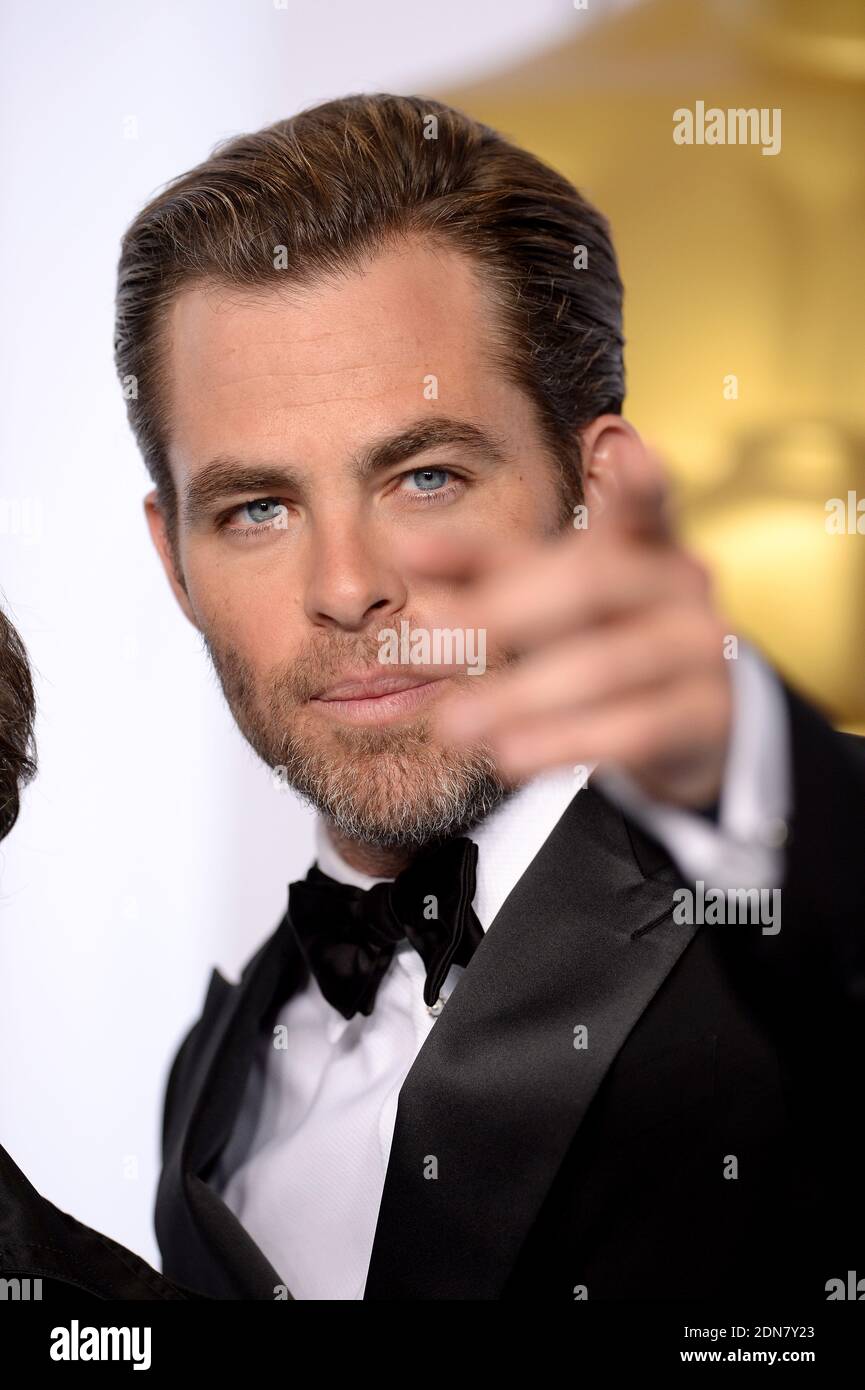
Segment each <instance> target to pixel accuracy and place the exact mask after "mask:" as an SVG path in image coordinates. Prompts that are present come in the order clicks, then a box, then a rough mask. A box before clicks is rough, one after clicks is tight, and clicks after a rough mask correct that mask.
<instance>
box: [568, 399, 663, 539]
mask: <svg viewBox="0 0 865 1390" xmlns="http://www.w3.org/2000/svg"><path fill="white" fill-rule="evenodd" d="M581 444H582V455H583V491H584V493H585V497H586V503H587V505H588V507H589V510H590V512H591V511H594V513H595V514H596V515H597V516H601V515H602V514H603V513H604V511H606V509H607V507H608V506H609V504H610V501H611V499H612V498H613V497H614V496H616V495H617V494H618V493H619V491H620V490H621V487H622V484H623V482H624V481H625V480H626V479H627V480H632V479H633V478H634V477H635V476H639V477H640V478H641V479H643V478H645V476H646V473H647V470H649V471H653V470H655V469H656V463H655V460H654V459H653V458H652V456H651V455H650V454H649V452H648V450H647V449H646V446H645V445H644V443H643V441H642V439H641V438H640V436H639V435H638V434H637V431H636V430H635V429H634V427H633V425H631V424H629V422H628V421H627V420H624V419H623V418H622V416H621V415H599V416H598V417H597V419H596V420H593V421H592V422H591V424H590V425H587V426H586V428H585V429H584V430H583V431H582V434H581ZM658 478H659V480H660V479H662V478H663V472H662V471H661V470H658Z"/></svg>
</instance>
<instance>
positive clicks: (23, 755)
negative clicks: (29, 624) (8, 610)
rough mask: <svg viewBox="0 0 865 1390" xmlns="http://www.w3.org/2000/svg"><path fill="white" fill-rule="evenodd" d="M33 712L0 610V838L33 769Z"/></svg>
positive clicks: (14, 642) (23, 660)
mask: <svg viewBox="0 0 865 1390" xmlns="http://www.w3.org/2000/svg"><path fill="white" fill-rule="evenodd" d="M35 712H36V702H35V698H34V695H33V680H32V678H31V675H30V667H29V665H28V664H27V653H26V652H25V650H24V644H23V642H22V641H21V638H20V637H19V636H18V633H17V632H16V631H15V629H14V627H13V626H12V624H11V623H10V622H9V620H8V618H6V617H5V615H4V613H3V610H2V609H0V840H2V839H3V838H4V837H5V836H6V835H8V834H9V831H10V830H11V829H12V827H13V825H14V824H15V822H16V820H17V819H18V809H19V804H20V792H21V788H22V787H23V786H24V784H25V783H26V782H29V781H30V778H31V777H32V776H33V775H34V773H35V771H36V757H35V751H34V747H33V720H34V716H35Z"/></svg>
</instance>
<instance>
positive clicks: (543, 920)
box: [116, 95, 865, 1301]
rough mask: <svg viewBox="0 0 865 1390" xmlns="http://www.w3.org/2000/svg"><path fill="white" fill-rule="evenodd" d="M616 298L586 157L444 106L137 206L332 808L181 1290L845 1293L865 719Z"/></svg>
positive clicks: (267, 744) (219, 1079) (199, 425)
mask: <svg viewBox="0 0 865 1390" xmlns="http://www.w3.org/2000/svg"><path fill="white" fill-rule="evenodd" d="M621 298H622V287H621V283H620V280H619V275H618V270H617V267H616V261H615V256H614V253H613V249H612V246H611V243H610V240H609V234H608V229H607V226H606V223H605V222H604V219H603V218H602V217H601V216H600V215H599V213H598V212H596V211H595V210H594V209H593V208H592V207H591V206H590V205H589V204H588V203H586V202H585V200H584V199H582V198H581V197H580V195H579V194H578V193H577V192H576V190H575V189H574V188H573V187H572V186H571V185H570V184H569V183H568V182H567V181H566V180H565V179H563V178H562V177H561V176H560V175H558V174H557V173H556V172H555V171H553V170H552V169H550V168H548V167H547V166H545V165H543V164H542V163H541V162H540V161H538V160H537V159H535V158H534V157H533V156H531V155H529V154H527V153H526V152H524V151H521V150H519V149H517V148H515V147H514V146H513V145H511V144H509V143H508V142H507V141H505V140H504V139H502V138H501V137H500V136H498V135H497V134H496V133H495V132H493V131H491V130H489V129H487V128H485V127H483V126H480V125H478V124H477V123H475V122H473V121H471V120H470V119H469V118H467V117H466V116H464V115H462V114H461V113H459V112H456V111H453V110H450V109H448V108H447V107H444V106H442V105H441V104H439V103H436V102H434V101H429V100H424V99H420V98H415V97H395V96H389V95H377V96H356V97H351V98H348V99H346V100H343V101H335V102H329V103H327V104H325V105H323V106H320V107H317V108H314V109H312V110H310V111H307V112H304V113H302V114H301V115H299V116H297V117H295V118H293V119H291V120H288V121H284V122H280V123H278V124H277V125H275V126H273V127H270V128H269V129H267V130H264V131H262V132H260V133H258V134H257V135H251V136H243V137H241V138H239V139H238V140H236V141H233V142H230V143H228V144H226V145H223V146H222V147H220V148H219V149H218V150H217V151H216V152H215V154H214V155H213V156H212V157H211V159H209V160H207V161H206V162H205V163H204V164H202V165H201V166H200V167H199V168H197V169H193V170H192V171H191V172H190V173H188V174H185V175H183V176H182V177H180V178H179V179H177V180H175V181H174V182H173V183H172V184H170V185H169V186H168V188H167V189H166V190H165V191H164V192H162V193H161V194H160V195H159V196H158V197H156V198H155V199H154V200H153V201H152V202H151V203H150V204H149V205H148V206H147V207H146V208H145V209H144V210H143V211H142V212H141V214H140V215H139V216H138V217H137V218H136V220H135V221H134V223H133V224H132V226H131V227H130V229H129V230H128V232H127V234H126V236H125V238H124V242H123V248H122V254H121V259H120V266H119V284H118V322H117V336H116V350H117V366H118V372H119V375H120V378H121V381H122V382H123V383H124V388H125V394H126V397H127V401H128V409H129V416H130V421H131V424H132V427H133V429H134V431H135V433H136V437H137V439H138V441H139V444H140V447H141V449H142V452H143V454H144V457H145V460H146V462H147V465H148V467H149V469H150V472H151V475H152V477H153V480H154V484H155V486H154V490H153V492H151V493H150V495H149V496H148V498H147V501H146V511H147V519H148V522H149V525H150V529H151V533H152V536H153V539H154V542H155V544H156V547H157V549H158V551H159V554H160V556H161V558H162V562H163V564H164V566H165V570H166V573H167V576H168V579H169V582H170V584H171V587H172V589H173V591H174V594H175V597H176V598H177V600H178V602H179V603H180V605H181V607H182V609H183V611H184V613H185V614H186V616H187V617H188V618H189V620H190V621H191V622H192V623H193V624H194V625H195V627H196V628H197V629H198V630H199V631H200V632H201V633H202V634H203V636H204V639H205V641H206V644H207V647H208V650H209V652H210V655H211V657H212V660H213V663H214V666H215V669H216V671H217V673H218V675H219V678H220V680H221V683H222V687H223V690H224V693H225V695H226V698H227V700H228V703H229V705H230V707H231V709H232V712H233V714H234V716H235V719H236V720H237V723H238V725H239V727H240V729H241V730H242V732H243V733H244V735H245V736H246V738H247V739H248V740H249V742H250V744H251V745H252V747H253V748H254V749H255V750H256V752H257V753H258V754H259V755H260V756H261V757H262V758H263V759H264V761H265V762H266V763H268V764H269V765H270V766H271V767H273V768H275V769H278V770H279V775H280V776H281V777H283V778H284V779H285V780H287V781H288V782H289V783H290V784H291V785H292V786H293V787H295V788H296V789H297V790H298V792H300V793H301V795H302V796H304V797H305V798H307V799H308V800H309V801H310V802H311V803H312V804H313V805H314V806H315V807H316V808H317V809H318V812H319V828H318V853H317V862H316V865H315V866H314V867H313V868H312V869H311V871H310V874H309V875H308V877H307V879H306V880H304V881H302V882H301V883H298V884H293V885H292V886H291V890H290V896H289V906H288V911H287V913H286V915H285V918H284V920H283V921H282V922H281V923H280V924H279V926H278V928H277V930H276V931H275V932H274V933H273V935H272V936H271V937H270V938H269V939H268V940H267V941H265V943H264V945H263V946H262V947H261V949H260V950H259V951H258V952H257V954H256V955H255V956H254V958H253V959H252V960H251V961H250V962H249V964H248V965H247V967H246V969H245V970H244V972H243V976H242V979H241V981H240V982H239V983H238V984H237V985H230V984H229V983H227V982H226V981H225V980H224V979H223V977H222V976H221V975H220V974H219V973H218V972H217V971H214V972H213V975H212V978H211V981H210V987H209V990H208V993H207V998H206V1001H205V1005H204V1011H203V1014H202V1016H201V1018H200V1020H199V1021H198V1023H197V1024H196V1025H195V1027H194V1028H193V1029H192V1030H191V1032H190V1033H189V1035H188V1036H187V1038H186V1040H185V1041H184V1043H183V1045H182V1047H181V1049H180V1051H179V1053H178V1056H177V1058H176V1059H175V1062H174V1065H173V1067H172V1071H171V1075H170V1078H169V1082H168V1087H167V1093H166V1099H165V1117H164V1154H163V1157H164V1168H163V1174H162V1178H161V1183H160V1189H159V1194H158V1199H157V1211H156V1225H157V1233H158V1237H159V1241H160V1246H161V1249H162V1251H163V1256H164V1269H165V1271H166V1273H168V1274H169V1275H170V1276H171V1277H172V1278H175V1279H177V1280H179V1281H182V1282H183V1283H184V1284H185V1285H187V1286H189V1287H191V1288H195V1289H197V1290H199V1291H201V1292H203V1293H206V1294H208V1295H211V1296H214V1297H219V1298H286V1297H291V1298H300V1299H316V1298H323V1299H360V1298H363V1299H366V1300H369V1301H372V1300H377V1299H451V1298H469V1299H498V1298H526V1297H532V1298H542V1299H545V1300H548V1299H552V1300H556V1299H567V1300H569V1301H572V1300H574V1299H582V1298H586V1297H588V1298H593V1299H597V1298H601V1299H624V1298H647V1297H648V1298H675V1297H681V1296H684V1297H696V1298H704V1299H705V1298H712V1297H716V1296H719V1295H721V1294H723V1293H730V1292H736V1293H738V1294H747V1293H759V1294H760V1296H761V1297H763V1296H764V1295H765V1293H766V1291H767V1289H771V1290H772V1291H773V1292H774V1293H775V1294H777V1295H787V1294H795V1295H796V1296H798V1297H802V1298H812V1299H813V1298H824V1297H825V1296H826V1294H825V1288H826V1285H827V1281H828V1280H830V1279H832V1278H833V1277H835V1276H836V1275H843V1273H844V1271H846V1270H848V1269H855V1268H856V1264H855V1261H856V1260H857V1259H859V1260H861V1259H862V1254H863V1252H862V1245H861V1241H860V1230H861V1219H860V1217H859V1216H858V1214H857V1213H858V1209H859V1203H858V1191H859V1177H858V1173H857V1169H856V1163H857V1161H858V1160H859V1157H860V1155H861V1150H860V1148H859V1147H858V1127H857V1125H856V1123H855V1120H856V1116H855V1114H854V1113H853V1109H854V1107H853V1106H852V1105H851V1103H850V1097H851V1091H850V1089H849V1088H851V1087H852V1085H853V1078H854V1077H857V1076H858V1072H857V1068H858V1067H859V1065H860V1062H861V1054H862V1023H861V1009H862V995H863V987H862V982H863V978H865V964H863V948H862V920H863V918H862V907H863V889H862V887H861V883H860V881H859V878H858V875H857V871H856V862H855V855H854V846H855V844H856V843H857V839H856V832H855V829H854V825H855V819H856V817H857V816H858V815H859V814H860V812H861V805H862V797H863V793H865V768H863V764H862V758H861V751H860V750H859V748H858V746H857V745H856V743H855V741H854V740H851V739H848V738H845V737H843V736H841V735H838V734H836V733H834V732H833V731H832V730H831V728H830V727H829V726H828V724H827V723H825V722H824V721H823V720H822V718H821V717H820V716H819V715H818V714H816V713H815V712H814V711H812V710H811V709H810V708H808V706H807V705H806V704H805V703H804V702H803V701H802V700H801V699H800V698H799V697H798V696H796V695H795V694H794V693H793V692H792V691H790V690H789V689H787V688H786V687H784V686H783V685H782V684H781V682H780V681H779V680H778V678H777V677H775V676H774V675H773V673H772V672H771V671H770V670H769V669H768V667H767V666H766V665H765V664H764V663H763V661H762V660H761V659H760V658H759V656H758V655H757V654H756V653H755V652H753V651H752V650H750V649H749V648H747V647H746V646H745V644H742V645H741V646H740V645H739V643H738V640H737V638H736V636H735V634H731V633H730V632H729V630H728V625H727V624H725V623H724V622H723V620H722V618H721V617H720V616H719V615H718V614H717V613H716V611H715V607H714V603H713V600H712V596H711V593H710V588H709V584H708V581H707V578H706V575H705V573H704V571H703V570H702V568H701V566H700V565H699V564H697V563H696V562H695V560H694V559H693V558H692V557H691V556H690V555H688V554H687V553H686V552H685V551H684V550H683V549H682V548H681V547H680V546H679V545H678V544H677V542H676V540H675V538H674V536H673V534H672V531H671V527H670V522H669V517H668V515H667V510H666V506H665V498H664V487H663V478H662V475H661V473H660V470H659V469H658V466H657V465H656V463H655V462H654V461H653V460H652V459H651V458H650V457H649V456H648V455H647V453H646V452H645V450H644V449H643V447H642V445H641V443H640V440H639V438H638V436H637V434H636V432H635V431H634V429H633V428H632V427H631V426H630V425H629V424H628V423H627V422H626V421H625V420H624V419H623V418H622V417H621V413H620V412H621V406H622V399H623V395H624V379H623V368H622V341H623V340H622V333H621ZM587 781H588V785H586V782H587ZM779 893H780V894H781V899H779V896H778V895H779ZM781 900H782V901H783V918H782V915H781V912H780V901H781ZM707 903H709V904H710V910H709V911H707V910H706V904H707ZM743 903H744V904H745V905H746V906H747V907H748V909H749V912H748V913H745V914H739V915H737V913H738V909H739V908H741V907H742V905H743ZM752 909H753V911H752ZM749 914H750V915H749Z"/></svg>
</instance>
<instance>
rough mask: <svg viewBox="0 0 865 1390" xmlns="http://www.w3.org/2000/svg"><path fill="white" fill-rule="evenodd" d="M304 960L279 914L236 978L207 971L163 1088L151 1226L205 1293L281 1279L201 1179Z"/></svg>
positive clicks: (261, 1290)
mask: <svg viewBox="0 0 865 1390" xmlns="http://www.w3.org/2000/svg"><path fill="white" fill-rule="evenodd" d="M305 970H306V967H305V965H304V963H303V960H302V957H301V955H300V952H299V950H298V948H297V945H296V942H295V938H294V934H293V933H292V932H291V931H290V929H289V928H288V923H287V919H286V918H283V921H282V922H281V923H280V925H279V927H277V929H276V931H275V932H274V933H273V934H272V935H271V936H270V937H269V938H268V940H267V941H266V942H265V943H264V945H263V946H262V947H261V948H260V950H259V951H258V953H257V954H256V955H255V956H254V957H253V958H252V960H251V961H250V962H249V964H248V965H247V967H246V969H245V970H244V972H243V975H242V977H241V979H240V981H239V982H238V983H237V984H234V985H233V984H229V983H228V981H226V980H225V979H223V977H222V976H221V975H220V974H219V972H218V971H216V970H215V971H214V972H213V976H212V977H211V982H210V988H209V990H208V995H207V1000H206V1002H205V1007H204V1010H203V1013H202V1016H201V1019H200V1020H199V1022H198V1024H197V1026H196V1029H195V1033H194V1034H193V1036H192V1038H191V1039H190V1040H189V1041H190V1042H193V1041H195V1039H196V1037H197V1038H198V1039H199V1047H198V1050H197V1051H196V1052H195V1053H194V1054H193V1055H192V1057H191V1059H190V1063H189V1066H188V1068H186V1069H184V1070H183V1071H182V1072H181V1074H180V1077H179V1079H178V1081H177V1089H176V1094H174V1095H172V1096H170V1098H169V1109H170V1110H171V1111H172V1112H173V1113H172V1116H171V1118H170V1131H171V1139H170V1141H169V1142H170V1148H169V1149H168V1151H167V1152H166V1158H165V1165H164V1168H163V1172H162V1177H161V1179H160V1184H159V1192H158V1196H157V1204H156V1230H157V1236H158V1238H159V1245H160V1249H161V1250H162V1253H163V1262H164V1267H165V1269H166V1272H167V1271H168V1269H171V1270H172V1271H173V1274H172V1277H173V1278H176V1279H178V1280H180V1281H182V1282H183V1283H185V1284H186V1285H188V1286H189V1287H191V1288H194V1289H197V1290H200V1291H202V1292H204V1293H207V1294H209V1295H210V1296H211V1297H213V1298H251V1299H270V1300H272V1299H273V1298H274V1292H273V1291H274V1287H275V1286H276V1285H278V1284H281V1283H282V1282H283V1281H282V1279H281V1276H280V1275H279V1274H278V1273H277V1271H276V1270H275V1269H274V1268H273V1267H272V1265H271V1264H270V1262H269V1261H268V1260H267V1259H266V1258H265V1257H264V1255H263V1254H262V1252H261V1250H260V1249H259V1248H258V1246H257V1245H256V1244H255V1242H254V1241H253V1240H252V1238H251V1236H249V1235H248V1233H247V1232H246V1230H245V1229H244V1228H243V1226H241V1224H240V1222H239V1221H238V1220H237V1218H236V1216H235V1215H234V1213H233V1212H232V1211H231V1210H230V1209H229V1208H228V1207H227V1206H226V1204H225V1203H224V1202H223V1201H222V1199H221V1197H220V1196H219V1195H218V1193H217V1192H216V1191H215V1190H214V1188H212V1187H210V1186H208V1183H207V1181H206V1178H207V1174H208V1171H209V1170H210V1169H211V1166H212V1161H213V1159H214V1158H215V1157H216V1156H217V1154H218V1153H219V1151H220V1150H221V1148H222V1146H223V1144H224V1143H225V1142H226V1140H227V1139H228V1137H229V1135H230V1134H231V1131H232V1129H233V1127H234V1125H235V1122H236V1120H237V1115H238V1111H239V1108H240V1103H241V1100H242V1098H243V1092H244V1088H245V1085H246V1082H247V1079H248V1077H249V1074H250V1070H251V1068H252V1064H253V1060H254V1057H255V1051H256V1047H257V1045H258V1041H259V1038H260V1024H261V1020H262V1019H266V1018H267V1017H268V1015H269V1014H270V1013H271V1011H275V1010H276V1009H278V1008H279V1007H280V1005H281V1004H282V1003H284V1002H285V1000H286V999H288V998H289V997H290V995H291V994H293V993H294V991H295V990H296V989H297V988H298V985H299V984H300V982H301V980H302V979H303V978H304V974H305Z"/></svg>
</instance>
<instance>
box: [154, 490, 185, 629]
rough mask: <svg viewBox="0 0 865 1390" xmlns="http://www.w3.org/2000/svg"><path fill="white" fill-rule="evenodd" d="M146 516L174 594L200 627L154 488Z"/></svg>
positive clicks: (157, 494)
mask: <svg viewBox="0 0 865 1390" xmlns="http://www.w3.org/2000/svg"><path fill="white" fill-rule="evenodd" d="M144 515H145V516H146V517H147V525H148V527H149V529H150V539H151V540H152V541H153V544H154V545H155V546H156V549H157V552H158V554H159V558H160V560H161V561H162V568H163V569H164V570H165V573H166V575H167V576H168V582H169V584H170V585H171V590H172V593H173V594H174V597H175V598H176V599H177V602H178V603H179V604H180V607H181V608H182V609H183V612H184V613H185V614H186V616H187V618H188V619H189V621H190V622H191V623H192V626H193V627H194V628H197V627H198V623H197V621H196V618H195V613H194V611H193V608H192V604H191V603H190V602H189V594H188V593H187V591H186V585H185V583H184V582H183V575H182V574H181V573H180V571H179V568H178V566H177V564H176V563H175V553H174V547H173V546H172V544H171V539H170V537H169V534H168V525H167V522H166V520H165V512H164V511H163V509H162V505H161V503H160V501H159V493H158V492H157V490H156V489H155V488H154V489H153V491H152V492H148V494H147V496H146V497H145V499H144Z"/></svg>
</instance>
